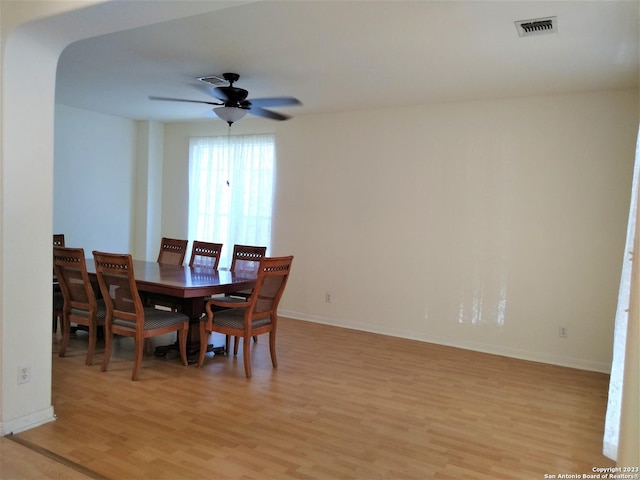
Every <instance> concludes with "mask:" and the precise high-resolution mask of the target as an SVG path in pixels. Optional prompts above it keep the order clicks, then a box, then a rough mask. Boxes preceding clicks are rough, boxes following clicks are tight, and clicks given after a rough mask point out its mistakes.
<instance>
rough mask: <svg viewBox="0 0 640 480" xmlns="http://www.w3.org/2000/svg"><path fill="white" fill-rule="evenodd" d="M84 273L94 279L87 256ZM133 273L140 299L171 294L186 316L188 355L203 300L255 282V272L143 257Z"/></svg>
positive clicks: (194, 345) (195, 346) (160, 350)
mask: <svg viewBox="0 0 640 480" xmlns="http://www.w3.org/2000/svg"><path fill="white" fill-rule="evenodd" d="M87 272H88V273H89V276H90V277H92V278H96V270H95V263H94V261H93V259H87ZM133 273H134V276H135V279H136V286H137V287H138V291H139V292H140V295H141V297H143V300H144V297H145V294H149V295H163V296H167V297H171V299H172V303H174V304H176V305H179V309H180V311H181V312H182V313H184V314H185V315H187V316H188V317H189V319H190V322H189V325H190V326H189V340H188V342H187V344H188V349H187V350H188V352H187V353H188V354H189V356H190V357H192V356H193V355H194V354H196V353H197V352H198V350H199V348H200V340H199V328H198V327H199V323H198V322H199V321H200V317H201V315H202V313H203V312H204V305H205V300H206V299H207V298H208V297H210V296H212V295H219V294H224V293H232V292H237V291H240V290H248V289H251V288H253V286H254V285H255V281H256V272H255V271H244V270H238V271H235V272H231V271H229V270H228V269H218V270H212V269H209V268H198V267H189V266H187V265H168V264H163V263H158V262H147V261H143V260H134V261H133ZM173 348H174V346H173V345H170V346H166V347H157V348H156V354H158V355H162V354H166V352H167V351H168V350H172V349H173ZM221 348H222V349H223V350H224V347H221ZM210 350H212V351H214V352H215V351H218V352H219V351H220V348H217V349H216V348H214V347H213V346H210Z"/></svg>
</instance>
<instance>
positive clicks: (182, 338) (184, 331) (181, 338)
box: [178, 320, 207, 366]
mask: <svg viewBox="0 0 640 480" xmlns="http://www.w3.org/2000/svg"><path fill="white" fill-rule="evenodd" d="M188 336H189V321H188V320H187V321H186V322H184V325H183V326H182V328H181V329H180V330H179V331H178V343H179V344H180V360H182V365H185V366H186V365H187V337H188ZM206 349H207V347H206V346H205V350H206Z"/></svg>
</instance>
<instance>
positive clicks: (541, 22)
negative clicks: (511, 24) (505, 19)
mask: <svg viewBox="0 0 640 480" xmlns="http://www.w3.org/2000/svg"><path fill="white" fill-rule="evenodd" d="M515 23H516V29H517V30H518V35H520V36H521V37H529V36H532V35H543V34H545V33H558V17H546V18H535V19H533V20H519V21H517V22H515Z"/></svg>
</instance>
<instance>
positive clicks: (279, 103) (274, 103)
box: [249, 97, 302, 107]
mask: <svg viewBox="0 0 640 480" xmlns="http://www.w3.org/2000/svg"><path fill="white" fill-rule="evenodd" d="M249 101H250V102H251V105H256V106H258V107H286V106H295V105H302V102H301V101H300V100H298V99H297V98H294V97H268V98H251V99H249Z"/></svg>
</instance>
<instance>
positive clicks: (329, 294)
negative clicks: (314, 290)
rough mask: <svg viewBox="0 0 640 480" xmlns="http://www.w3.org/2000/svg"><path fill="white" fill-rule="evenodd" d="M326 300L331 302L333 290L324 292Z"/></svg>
mask: <svg viewBox="0 0 640 480" xmlns="http://www.w3.org/2000/svg"><path fill="white" fill-rule="evenodd" d="M324 301H325V302H326V303H331V292H325V294H324Z"/></svg>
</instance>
